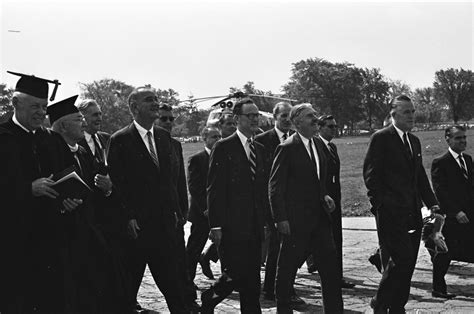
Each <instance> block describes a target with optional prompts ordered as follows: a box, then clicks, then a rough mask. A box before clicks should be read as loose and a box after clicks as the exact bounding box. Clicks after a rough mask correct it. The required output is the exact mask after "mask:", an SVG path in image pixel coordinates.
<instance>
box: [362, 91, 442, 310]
mask: <svg viewBox="0 0 474 314" xmlns="http://www.w3.org/2000/svg"><path fill="white" fill-rule="evenodd" d="M390 105H391V109H390V114H391V117H392V125H391V126H388V127H386V128H384V129H382V130H379V131H377V132H375V133H374V134H373V135H372V137H371V139H370V143H369V147H368V150H367V155H366V156H365V160H364V181H365V185H366V187H367V190H368V192H367V195H368V196H369V200H370V203H371V205H372V209H371V211H372V212H373V213H375V215H376V222H377V233H378V237H379V245H380V252H381V255H382V260H385V258H384V256H388V257H389V261H388V263H387V265H386V267H385V268H384V270H383V276H382V279H381V281H380V284H379V288H378V291H377V294H376V296H375V297H374V298H373V299H372V301H371V307H372V308H373V309H374V312H375V313H386V312H387V311H390V312H394V313H401V312H404V311H405V304H406V302H407V301H408V297H409V295H410V284H411V277H412V275H413V270H414V269H415V264H416V259H417V256H418V249H419V246H420V238H421V228H422V218H421V210H420V209H421V207H422V201H423V202H424V203H425V204H426V205H427V206H428V207H429V208H430V209H431V210H433V211H435V210H438V209H439V207H438V205H437V200H436V198H435V196H434V194H433V191H432V189H431V186H430V183H429V181H428V178H427V176H426V172H425V169H424V168H423V163H422V157H421V144H420V141H419V139H418V138H417V137H416V136H414V135H413V134H411V133H409V131H410V130H411V129H412V127H413V122H414V120H415V118H414V117H415V115H414V113H415V109H414V106H413V103H412V101H411V99H410V98H409V97H407V96H405V95H401V96H398V97H395V98H394V99H393V100H392V101H391V103H390Z"/></svg>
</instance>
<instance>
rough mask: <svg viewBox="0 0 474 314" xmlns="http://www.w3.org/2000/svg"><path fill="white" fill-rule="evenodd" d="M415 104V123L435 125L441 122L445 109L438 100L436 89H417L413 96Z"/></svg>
mask: <svg viewBox="0 0 474 314" xmlns="http://www.w3.org/2000/svg"><path fill="white" fill-rule="evenodd" d="M413 101H414V103H415V109H416V113H415V122H417V123H434V122H438V121H440V120H441V112H442V111H443V107H442V106H441V104H440V103H439V102H438V101H437V100H436V97H435V94H434V89H433V88H431V87H425V88H417V89H415V92H414V94H413Z"/></svg>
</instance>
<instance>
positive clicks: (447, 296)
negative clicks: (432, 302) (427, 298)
mask: <svg viewBox="0 0 474 314" xmlns="http://www.w3.org/2000/svg"><path fill="white" fill-rule="evenodd" d="M431 296H432V297H434V298H442V299H447V300H449V299H452V298H455V297H456V295H455V294H452V293H447V292H441V291H436V290H433V291H431Z"/></svg>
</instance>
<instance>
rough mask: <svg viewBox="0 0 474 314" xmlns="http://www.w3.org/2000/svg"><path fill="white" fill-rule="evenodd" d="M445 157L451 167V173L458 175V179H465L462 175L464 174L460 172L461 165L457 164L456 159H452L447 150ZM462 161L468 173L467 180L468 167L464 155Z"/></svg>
mask: <svg viewBox="0 0 474 314" xmlns="http://www.w3.org/2000/svg"><path fill="white" fill-rule="evenodd" d="M445 158H446V159H447V160H448V162H449V164H450V166H451V168H452V169H453V173H455V174H456V176H458V177H459V179H462V180H466V178H465V177H464V175H463V173H462V170H461V167H460V166H459V164H458V162H457V161H456V159H454V157H453V155H451V153H450V152H449V151H448V152H447V153H446V154H445ZM464 162H465V163H466V167H467V173H468V180H469V168H468V166H467V162H466V158H465V157H464Z"/></svg>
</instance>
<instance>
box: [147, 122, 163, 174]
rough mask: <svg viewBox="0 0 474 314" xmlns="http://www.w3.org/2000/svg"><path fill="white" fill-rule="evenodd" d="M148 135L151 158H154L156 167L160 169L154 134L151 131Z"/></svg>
mask: <svg viewBox="0 0 474 314" xmlns="http://www.w3.org/2000/svg"><path fill="white" fill-rule="evenodd" d="M146 137H147V138H148V147H149V150H150V156H151V159H153V163H154V164H155V166H156V168H158V169H160V162H159V161H158V156H157V155H156V151H155V147H154V146H153V135H151V132H150V131H148V132H146Z"/></svg>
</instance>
